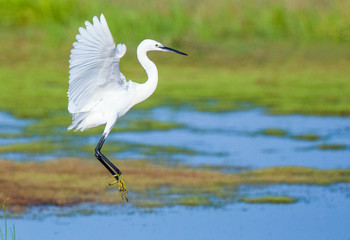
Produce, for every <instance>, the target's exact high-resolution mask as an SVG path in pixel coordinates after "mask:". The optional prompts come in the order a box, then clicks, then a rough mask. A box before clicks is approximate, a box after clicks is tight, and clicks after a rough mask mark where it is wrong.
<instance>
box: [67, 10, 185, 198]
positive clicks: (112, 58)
mask: <svg viewBox="0 0 350 240" xmlns="http://www.w3.org/2000/svg"><path fill="white" fill-rule="evenodd" d="M92 20H93V21H92V22H93V23H92V24H91V23H90V22H88V21H86V22H85V28H82V27H80V28H79V34H78V35H77V36H76V40H77V41H76V42H74V43H73V49H72V51H71V55H70V60H69V68H70V71H69V90H68V99H69V102H68V111H69V112H70V113H71V114H72V117H73V120H72V124H71V125H70V126H69V127H68V130H71V129H73V128H75V130H81V131H84V130H85V129H89V128H92V127H97V126H101V125H105V130H104V132H103V135H102V137H101V139H100V142H99V143H98V145H97V147H96V149H95V156H96V158H97V159H98V160H99V161H100V162H101V163H102V164H103V165H104V166H105V167H106V168H107V169H108V170H109V171H110V172H111V173H112V174H113V175H115V176H116V179H117V180H118V179H119V177H118V176H120V175H121V172H120V171H119V169H118V168H117V167H115V166H114V164H112V163H111V162H110V161H109V160H108V159H107V158H106V157H105V156H104V155H103V154H102V153H101V152H100V150H101V147H102V145H103V143H104V141H105V138H106V137H107V136H108V134H109V132H110V131H111V129H112V128H113V126H114V125H115V123H116V121H117V119H118V118H119V117H121V116H123V115H124V114H125V113H126V112H127V111H128V110H129V109H130V108H131V107H132V106H134V105H135V104H137V103H139V102H141V101H143V100H145V99H146V98H148V97H149V96H150V95H152V93H153V92H154V90H155V89H156V87H157V83H158V71H157V67H156V65H155V64H154V63H153V62H152V61H151V60H149V58H148V57H147V55H146V53H147V52H148V51H173V52H176V53H180V54H183V55H186V54H185V53H182V52H180V51H177V50H174V49H171V48H168V47H165V46H163V45H162V44H160V43H159V42H156V41H154V40H150V39H146V40H143V41H142V42H141V43H140V44H139V46H138V47H137V57H138V60H139V62H140V64H141V65H142V67H143V68H144V69H145V71H146V73H147V76H148V80H147V81H146V82H145V83H142V84H139V83H135V82H132V81H126V79H125V77H124V75H123V74H122V73H121V72H120V70H119V62H120V59H121V58H122V57H123V56H124V54H125V52H126V46H125V45H124V44H118V45H117V46H116V45H115V43H114V41H113V37H112V34H111V32H110V30H109V28H108V25H107V22H106V19H105V17H104V16H103V14H101V17H100V20H99V19H98V18H97V17H96V16H95V17H93V19H92ZM111 167H112V168H113V169H114V171H115V172H114V171H113V169H111ZM118 181H119V182H118V183H119V184H120V180H118ZM119 189H121V191H123V192H124V196H125V190H126V189H125V188H124V183H123V184H122V187H121V185H119ZM125 197H126V196H125Z"/></svg>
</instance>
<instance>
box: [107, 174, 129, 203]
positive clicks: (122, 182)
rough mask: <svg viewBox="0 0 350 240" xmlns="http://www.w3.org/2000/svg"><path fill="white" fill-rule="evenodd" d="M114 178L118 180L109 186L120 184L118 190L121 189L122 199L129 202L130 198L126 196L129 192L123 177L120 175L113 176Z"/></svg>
mask: <svg viewBox="0 0 350 240" xmlns="http://www.w3.org/2000/svg"><path fill="white" fill-rule="evenodd" d="M112 177H113V178H116V180H115V181H114V182H112V183H110V184H108V185H109V186H113V185H114V184H117V183H118V188H119V192H120V196H121V197H122V199H124V200H126V201H128V197H127V196H126V193H127V192H128V190H127V189H126V186H125V182H124V179H123V177H122V175H121V174H120V175H119V174H115V175H113V176H112Z"/></svg>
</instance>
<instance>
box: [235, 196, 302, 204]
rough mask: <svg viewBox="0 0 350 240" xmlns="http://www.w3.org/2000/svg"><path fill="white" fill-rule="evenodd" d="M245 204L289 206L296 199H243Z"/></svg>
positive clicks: (276, 197) (270, 197)
mask: <svg viewBox="0 0 350 240" xmlns="http://www.w3.org/2000/svg"><path fill="white" fill-rule="evenodd" d="M241 201H242V202H245V203H270V204H271V203H272V204H290V203H295V202H297V199H295V198H292V197H288V196H267V197H259V198H243V199H241Z"/></svg>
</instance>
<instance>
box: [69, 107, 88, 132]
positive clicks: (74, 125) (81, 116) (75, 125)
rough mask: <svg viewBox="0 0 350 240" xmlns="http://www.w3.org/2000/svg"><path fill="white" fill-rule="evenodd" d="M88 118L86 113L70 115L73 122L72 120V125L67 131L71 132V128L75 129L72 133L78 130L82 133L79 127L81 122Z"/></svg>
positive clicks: (81, 128) (81, 127)
mask: <svg viewBox="0 0 350 240" xmlns="http://www.w3.org/2000/svg"><path fill="white" fill-rule="evenodd" d="M87 116H88V112H79V113H74V114H73V115H72V117H73V120H72V124H71V125H70V126H69V127H68V128H67V130H68V131H70V130H72V129H73V128H75V130H74V132H76V131H78V130H80V131H84V129H83V126H82V125H81V123H82V122H83V120H84V119H85V118H86V117H87Z"/></svg>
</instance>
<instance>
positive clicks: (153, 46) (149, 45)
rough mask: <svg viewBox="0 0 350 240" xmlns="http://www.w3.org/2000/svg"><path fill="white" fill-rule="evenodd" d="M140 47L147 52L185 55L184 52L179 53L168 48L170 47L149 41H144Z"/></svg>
mask: <svg viewBox="0 0 350 240" xmlns="http://www.w3.org/2000/svg"><path fill="white" fill-rule="evenodd" d="M140 46H143V47H144V48H145V49H147V51H162V52H175V53H178V54H182V55H187V54H186V53H184V52H180V51H178V50H176V49H173V48H170V47H166V46H164V45H163V44H161V43H159V42H157V41H154V40H151V39H145V40H143V41H142V42H141V43H140Z"/></svg>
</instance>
